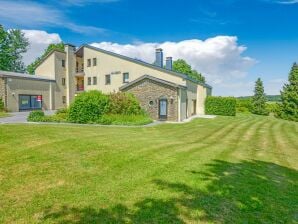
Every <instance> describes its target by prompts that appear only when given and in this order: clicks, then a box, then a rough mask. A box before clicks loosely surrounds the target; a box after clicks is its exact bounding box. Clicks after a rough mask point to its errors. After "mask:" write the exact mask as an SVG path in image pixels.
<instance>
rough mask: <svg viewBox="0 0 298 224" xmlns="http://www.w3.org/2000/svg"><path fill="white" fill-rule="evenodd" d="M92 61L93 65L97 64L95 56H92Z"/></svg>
mask: <svg viewBox="0 0 298 224" xmlns="http://www.w3.org/2000/svg"><path fill="white" fill-rule="evenodd" d="M92 63H93V66H96V65H97V58H92Z"/></svg>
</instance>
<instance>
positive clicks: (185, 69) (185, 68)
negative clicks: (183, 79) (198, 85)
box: [173, 59, 205, 83]
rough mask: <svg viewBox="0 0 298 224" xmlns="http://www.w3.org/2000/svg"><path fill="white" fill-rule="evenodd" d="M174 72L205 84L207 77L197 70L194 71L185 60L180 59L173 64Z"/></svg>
mask: <svg viewBox="0 0 298 224" xmlns="http://www.w3.org/2000/svg"><path fill="white" fill-rule="evenodd" d="M173 70H174V71H176V72H180V73H183V74H185V75H187V76H188V77H190V78H192V79H194V80H197V81H199V82H203V83H205V77H204V76H203V75H202V74H201V73H199V72H198V71H196V70H195V69H192V67H191V65H189V64H187V62H186V61H185V60H183V59H178V60H176V61H174V62H173Z"/></svg>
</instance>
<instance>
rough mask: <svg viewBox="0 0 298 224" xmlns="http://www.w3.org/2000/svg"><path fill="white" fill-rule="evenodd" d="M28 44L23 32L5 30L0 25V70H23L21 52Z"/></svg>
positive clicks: (23, 51)
mask: <svg viewBox="0 0 298 224" xmlns="http://www.w3.org/2000/svg"><path fill="white" fill-rule="evenodd" d="M28 46H29V42H28V40H27V39H26V38H25V36H24V33H23V32H21V31H20V30H17V29H11V30H7V31H6V30H5V29H4V27H3V26H2V25H0V70H5V71H15V72H24V71H25V65H24V63H23V61H22V59H23V54H24V53H26V51H27V48H28Z"/></svg>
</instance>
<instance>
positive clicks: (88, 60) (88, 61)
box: [87, 58, 91, 67]
mask: <svg viewBox="0 0 298 224" xmlns="http://www.w3.org/2000/svg"><path fill="white" fill-rule="evenodd" d="M90 66H91V59H90V58H89V59H87V67H90Z"/></svg>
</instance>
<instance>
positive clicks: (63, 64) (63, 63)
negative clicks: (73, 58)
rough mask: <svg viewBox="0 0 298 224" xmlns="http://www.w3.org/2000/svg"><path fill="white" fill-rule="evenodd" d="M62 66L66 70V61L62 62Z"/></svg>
mask: <svg viewBox="0 0 298 224" xmlns="http://www.w3.org/2000/svg"><path fill="white" fill-rule="evenodd" d="M61 65H62V67H63V68H65V60H62V62H61Z"/></svg>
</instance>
